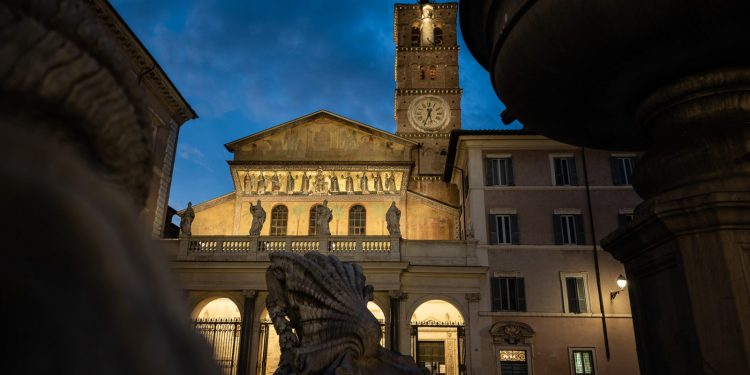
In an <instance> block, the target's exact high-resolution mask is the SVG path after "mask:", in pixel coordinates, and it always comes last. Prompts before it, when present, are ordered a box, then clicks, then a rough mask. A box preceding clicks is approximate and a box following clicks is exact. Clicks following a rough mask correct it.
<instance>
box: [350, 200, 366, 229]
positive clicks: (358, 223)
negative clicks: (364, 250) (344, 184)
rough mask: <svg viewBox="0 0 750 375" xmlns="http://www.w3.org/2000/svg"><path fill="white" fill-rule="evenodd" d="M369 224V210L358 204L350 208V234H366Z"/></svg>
mask: <svg viewBox="0 0 750 375" xmlns="http://www.w3.org/2000/svg"><path fill="white" fill-rule="evenodd" d="M366 224H367V211H365V208H364V207H362V206H360V205H356V206H352V208H350V209H349V235H350V236H364V235H365V227H366Z"/></svg>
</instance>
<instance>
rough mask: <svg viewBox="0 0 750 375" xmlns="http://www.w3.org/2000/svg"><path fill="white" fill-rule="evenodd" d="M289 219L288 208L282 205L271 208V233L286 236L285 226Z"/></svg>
mask: <svg viewBox="0 0 750 375" xmlns="http://www.w3.org/2000/svg"><path fill="white" fill-rule="evenodd" d="M288 219H289V210H288V209H287V208H286V206H284V205H280V206H276V207H274V208H273V210H271V235H272V236H286V227H287V222H288Z"/></svg>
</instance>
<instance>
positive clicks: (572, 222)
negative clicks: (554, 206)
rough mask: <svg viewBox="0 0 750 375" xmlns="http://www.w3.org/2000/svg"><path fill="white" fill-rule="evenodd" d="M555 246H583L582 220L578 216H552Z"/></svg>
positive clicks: (584, 239)
mask: <svg viewBox="0 0 750 375" xmlns="http://www.w3.org/2000/svg"><path fill="white" fill-rule="evenodd" d="M552 221H553V222H554V229H555V244H556V245H583V244H585V243H586V237H585V235H584V233H583V218H582V216H581V215H580V214H564V215H552Z"/></svg>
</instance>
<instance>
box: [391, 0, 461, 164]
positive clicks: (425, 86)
mask: <svg viewBox="0 0 750 375" xmlns="http://www.w3.org/2000/svg"><path fill="white" fill-rule="evenodd" d="M457 13H458V3H435V2H431V1H429V0H420V1H418V2H417V3H415V4H396V5H395V10H394V42H395V43H396V64H395V69H396V74H395V79H396V97H395V117H396V134H398V135H400V136H402V137H404V138H409V139H411V140H413V141H416V142H419V143H420V145H421V148H420V154H419V171H418V172H419V174H422V175H429V174H440V173H443V169H444V168H445V159H446V153H447V149H448V138H449V135H450V131H451V130H453V129H460V128H461V88H460V87H459V83H458V41H457V34H456V15H457Z"/></svg>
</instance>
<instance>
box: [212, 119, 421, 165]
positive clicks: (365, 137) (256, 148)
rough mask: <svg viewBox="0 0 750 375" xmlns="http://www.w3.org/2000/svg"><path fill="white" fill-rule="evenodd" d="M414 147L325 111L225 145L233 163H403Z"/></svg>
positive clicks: (398, 138) (411, 144) (401, 140)
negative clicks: (232, 155)
mask: <svg viewBox="0 0 750 375" xmlns="http://www.w3.org/2000/svg"><path fill="white" fill-rule="evenodd" d="M416 145H417V144H416V143H415V142H412V141H410V140H407V139H404V138H401V137H399V136H396V135H394V134H391V133H388V132H385V131H382V130H379V129H376V128H373V127H371V126H368V125H365V124H363V123H360V122H357V121H354V120H351V119H348V118H345V117H343V116H339V115H337V114H334V113H331V112H328V111H318V112H314V113H311V114H309V115H307V116H303V117H300V118H297V119H294V120H292V121H289V122H286V123H283V124H280V125H277V126H274V127H272V128H269V129H267V130H264V131H261V132H258V133H255V134H253V135H250V136H247V137H244V138H241V139H238V140H236V141H233V142H230V143H227V144H226V145H225V147H226V148H227V149H228V150H229V151H230V152H232V153H234V161H277V162H284V161H308V162H309V161H316V162H325V161H336V162H365V161H366V162H377V161H383V162H399V161H401V162H403V161H410V160H411V150H412V148H414V147H415V146H416Z"/></svg>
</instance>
